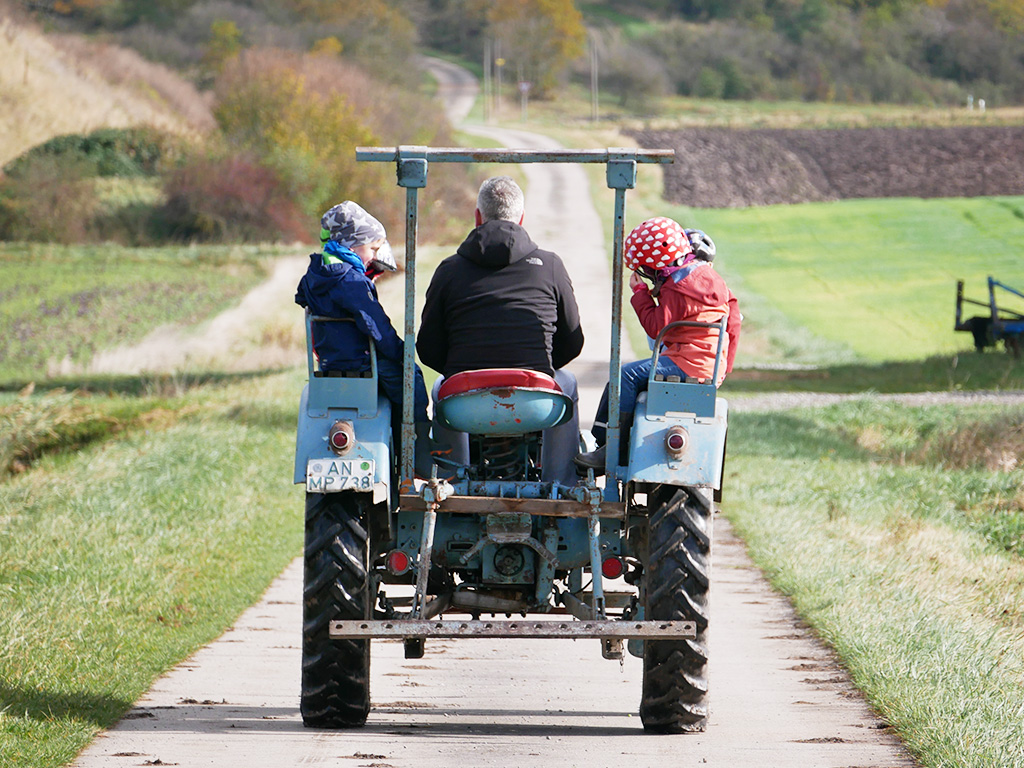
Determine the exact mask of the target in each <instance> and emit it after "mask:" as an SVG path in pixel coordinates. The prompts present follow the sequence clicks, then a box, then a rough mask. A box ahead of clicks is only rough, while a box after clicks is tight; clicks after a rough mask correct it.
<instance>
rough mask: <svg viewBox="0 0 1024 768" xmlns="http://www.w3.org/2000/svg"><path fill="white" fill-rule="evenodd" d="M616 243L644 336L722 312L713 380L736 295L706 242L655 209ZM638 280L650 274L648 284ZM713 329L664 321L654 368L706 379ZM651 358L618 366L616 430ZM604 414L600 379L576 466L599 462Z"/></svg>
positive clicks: (732, 336) (729, 360)
mask: <svg viewBox="0 0 1024 768" xmlns="http://www.w3.org/2000/svg"><path fill="white" fill-rule="evenodd" d="M624 250H625V254H624V263H625V265H626V267H627V268H628V269H630V270H632V274H631V275H630V278H629V287H630V288H631V289H632V291H633V295H632V297H631V299H630V303H631V304H632V305H633V309H634V310H635V311H636V314H637V317H638V318H639V319H640V324H641V325H642V326H643V329H644V331H646V333H647V335H648V336H650V337H651V338H652V339H654V338H657V336H658V334H659V333H660V332H661V330H662V329H663V328H664V327H665V326H666V325H668V324H669V323H673V322H676V321H679V320H687V321H694V322H701V323H717V322H719V321H720V320H721V319H722V318H723V317H727V318H728V319H727V321H726V338H725V339H724V340H723V343H722V354H723V357H724V362H725V365H724V366H720V367H719V372H718V380H717V381H715V382H714V383H715V385H716V386H718V385H720V384H721V383H722V381H723V380H724V379H725V375H726V374H727V373H729V372H730V371H731V370H732V364H733V360H734V359H735V357H736V345H737V342H738V341H739V335H740V325H741V320H742V315H741V314H740V311H739V306H738V303H737V301H736V297H735V296H734V295H733V294H732V291H730V290H729V288H728V286H727V285H726V284H725V280H723V279H722V276H721V275H719V274H718V273H717V272H716V271H715V270H714V268H713V267H712V264H711V262H712V261H713V260H714V258H715V251H716V249H715V244H714V242H713V241H712V240H711V238H710V237H708V236H707V235H706V234H704V233H703V232H702V231H700V230H698V229H686V230H684V229H683V228H682V227H681V226H680V225H679V224H678V223H677V222H675V221H673V220H672V219H669V218H666V217H664V216H657V217H655V218H653V219H648V220H647V221H645V222H644V223H643V224H641V225H640V226H638V227H636V228H635V229H634V230H633V231H632V232H630V233H629V236H628V237H627V238H626V241H625V244H624ZM646 281H650V283H651V284H650V286H648V284H647V282H646ZM718 335H719V332H718V330H717V329H716V328H705V327H690V326H679V327H676V328H673V329H671V330H670V331H669V332H668V333H667V334H666V336H665V338H664V339H663V344H664V348H663V350H662V353H661V354H660V355H659V357H658V370H657V373H659V374H663V375H665V376H678V377H679V380H680V381H698V382H700V383H706V382H709V381H710V380H711V377H712V376H713V374H714V370H715V357H716V351H717V349H718ZM651 365H652V361H651V359H650V358H648V359H645V360H639V361H637V362H634V363H627V364H625V365H623V366H622V374H621V378H620V385H619V386H620V390H619V392H620V396H619V412H620V418H621V426H622V428H623V434H624V433H625V429H626V428H627V427H628V425H629V424H630V423H632V415H633V411H634V409H635V408H636V400H637V396H638V395H639V394H640V392H642V391H644V390H646V389H647V381H648V378H649V376H650V373H651ZM607 422H608V387H607V385H605V389H604V394H603V395H602V397H601V403H600V405H599V406H598V410H597V415H596V416H595V417H594V428H593V429H592V430H591V432H592V434H593V435H594V439H595V440H596V441H597V444H598V448H597V449H596V450H593V451H590V452H589V453H582V454H580V455H578V456H576V457H575V459H574V460H575V462H576V464H577V466H578V467H580V468H581V469H584V470H585V469H595V470H598V471H603V470H604V467H605V445H604V443H605V439H606V434H607ZM624 442H625V441H624Z"/></svg>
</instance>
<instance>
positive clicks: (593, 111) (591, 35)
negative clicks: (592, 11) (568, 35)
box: [587, 30, 598, 122]
mask: <svg viewBox="0 0 1024 768" xmlns="http://www.w3.org/2000/svg"><path fill="white" fill-rule="evenodd" d="M587 38H588V39H589V42H590V119H591V120H593V121H594V122H597V92H598V91H597V34H596V33H595V32H594V31H593V30H590V31H589V32H588V33H587Z"/></svg>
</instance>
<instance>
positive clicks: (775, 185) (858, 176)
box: [632, 126, 1024, 208]
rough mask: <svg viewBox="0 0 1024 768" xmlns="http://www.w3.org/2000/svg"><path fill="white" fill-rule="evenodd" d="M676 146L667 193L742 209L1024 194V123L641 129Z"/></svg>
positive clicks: (657, 142) (647, 141)
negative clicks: (863, 199) (857, 200)
mask: <svg viewBox="0 0 1024 768" xmlns="http://www.w3.org/2000/svg"><path fill="white" fill-rule="evenodd" d="M632 135H633V137H634V138H635V139H636V141H637V142H638V143H639V144H640V146H642V147H646V148H654V147H671V148H674V149H675V150H676V162H675V164H674V165H670V166H666V167H665V169H666V170H665V197H666V198H667V199H669V200H671V201H672V202H675V203H680V204H683V205H691V206H694V207H700V208H737V207H744V206H751V205H773V204H777V203H802V202H811V201H820V200H841V199H844V198H854V197H871V198H878V197H978V196H983V195H985V196H987V195H1021V194H1024V127H1020V126H1011V127H992V128H985V127H968V128H863V129H845V130H838V129H837V130H831V129H829V130H774V129H761V130H730V129H726V128H695V129H687V130H680V131H637V132H634V133H633V134H632Z"/></svg>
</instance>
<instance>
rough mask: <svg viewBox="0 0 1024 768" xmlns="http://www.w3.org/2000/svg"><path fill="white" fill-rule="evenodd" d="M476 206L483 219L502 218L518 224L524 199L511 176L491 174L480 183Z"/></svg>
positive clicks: (523, 207) (524, 206) (524, 205)
mask: <svg viewBox="0 0 1024 768" xmlns="http://www.w3.org/2000/svg"><path fill="white" fill-rule="evenodd" d="M476 207H477V210H479V211H480V218H481V219H483V220H484V221H492V220H494V219H503V220H504V221H512V222H515V223H516V224H518V223H519V220H520V219H521V218H522V217H523V211H524V210H525V208H526V199H525V198H524V196H523V190H521V189H520V188H519V185H518V184H516V182H515V180H514V179H512V177H510V176H492V177H491V178H489V179H487V181H485V182H484V183H483V184H481V185H480V192H479V194H478V195H477V196H476Z"/></svg>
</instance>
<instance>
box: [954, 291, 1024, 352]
mask: <svg viewBox="0 0 1024 768" xmlns="http://www.w3.org/2000/svg"><path fill="white" fill-rule="evenodd" d="M997 290H999V291H1002V293H997ZM999 297H1002V301H1003V305H1002V306H999V304H998V298H999ZM1007 301H1014V302H1015V306H1016V307H1017V309H1010V308H1009V307H1007V306H1006V302H1007ZM964 304H973V305H975V306H978V307H984V308H985V309H987V310H988V313H987V314H984V315H975V316H974V317H969V318H967V319H966V320H965V319H964V318H963V306H964ZM953 330H956V331H967V332H968V333H970V334H971V335H972V336H973V337H974V348H975V349H976V350H977V351H978V352H981V351H983V350H984V349H985V348H986V347H994V346H996V345H997V344H998V343H999V342H1000V341H1001V342H1003V346H1004V347H1005V348H1006V351H1007V352H1009V353H1010V354H1012V355H1013V356H1014V357H1020V354H1021V350H1022V348H1024V293H1021V292H1020V291H1018V290H1016V289H1014V288H1011V287H1010V286H1008V285H1006V284H1005V283H1001V282H999V281H998V280H996V279H995V278H993V277H991V276H990V277H989V278H988V301H987V302H985V301H978V300H976V299H968V298H967V297H965V296H964V281H963V280H957V283H956V321H955V323H954V325H953Z"/></svg>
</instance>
